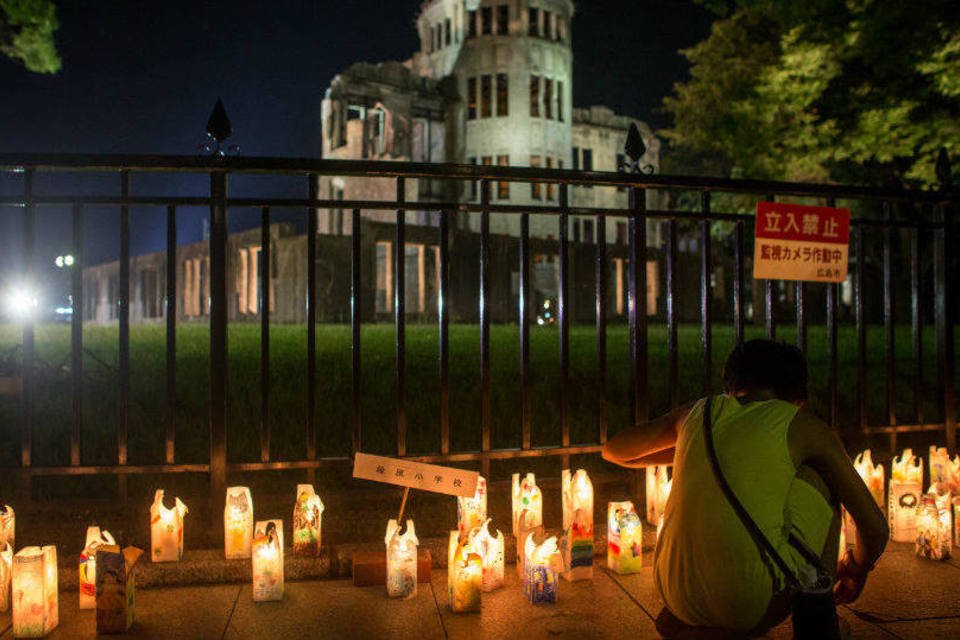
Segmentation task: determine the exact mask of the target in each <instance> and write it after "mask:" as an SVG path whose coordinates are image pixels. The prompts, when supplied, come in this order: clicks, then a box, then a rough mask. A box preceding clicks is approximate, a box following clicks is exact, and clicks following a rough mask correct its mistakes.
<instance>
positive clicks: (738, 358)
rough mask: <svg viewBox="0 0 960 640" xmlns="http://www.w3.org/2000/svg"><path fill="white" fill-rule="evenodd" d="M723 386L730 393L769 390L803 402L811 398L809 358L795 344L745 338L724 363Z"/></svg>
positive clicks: (775, 394) (777, 394)
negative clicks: (808, 370) (808, 387)
mask: <svg viewBox="0 0 960 640" xmlns="http://www.w3.org/2000/svg"><path fill="white" fill-rule="evenodd" d="M723 387H724V390H725V391H726V392H727V393H729V394H737V393H744V392H745V393H751V392H757V391H764V390H769V391H770V392H772V393H773V395H774V396H775V397H777V398H779V399H781V400H786V401H787V402H802V401H805V400H806V399H807V360H806V358H804V356H803V352H802V351H800V349H798V348H797V347H795V346H793V345H788V344H784V343H782V342H774V341H773V340H750V341H748V342H742V343H740V344H739V345H737V346H736V347H735V348H734V349H733V352H732V353H731V354H730V357H729V358H727V362H726V364H725V365H723Z"/></svg>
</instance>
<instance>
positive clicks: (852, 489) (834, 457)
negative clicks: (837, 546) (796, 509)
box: [788, 410, 890, 602]
mask: <svg viewBox="0 0 960 640" xmlns="http://www.w3.org/2000/svg"><path fill="white" fill-rule="evenodd" d="M788 437H789V446H790V453H791V456H792V457H793V460H794V463H795V464H797V465H798V466H799V465H803V464H805V465H808V466H810V467H811V468H812V469H814V470H815V471H816V472H817V473H818V474H819V475H820V477H821V478H823V481H824V482H825V483H826V484H827V486H828V487H829V488H830V491H831V492H832V493H833V495H834V496H836V497H837V498H838V499H839V500H840V503H841V504H842V505H843V506H844V508H845V509H846V510H847V512H848V513H849V514H850V516H851V517H852V518H853V521H854V523H856V525H857V536H856V540H855V545H854V548H853V552H852V553H850V554H846V555H845V556H844V557H843V558H841V560H840V565H839V567H838V569H837V577H838V578H839V579H840V583H839V584H838V586H837V599H838V601H840V602H851V601H853V600H855V599H856V598H857V596H859V595H860V591H862V589H863V585H864V583H865V582H866V576H867V573H868V572H869V571H870V570H872V569H873V566H874V565H875V564H876V563H877V560H879V559H880V555H881V554H882V553H883V550H884V548H885V547H886V545H887V539H888V538H889V537H890V531H889V529H888V527H887V519H886V518H885V517H884V515H883V512H882V511H881V510H880V507H878V506H877V503H876V502H875V501H874V499H873V496H872V495H870V490H869V489H867V486H866V484H865V483H864V482H863V479H861V478H860V476H859V474H857V471H856V469H854V467H853V463H852V462H851V461H850V457H849V456H848V455H847V452H846V450H845V449H844V448H843V445H842V444H841V443H840V439H839V438H838V437H837V436H836V434H835V433H833V432H832V431H831V430H830V428H829V427H828V426H827V425H826V424H824V422H823V421H822V420H820V419H819V418H817V417H816V416H814V415H813V414H812V413H810V412H807V411H803V410H801V411H800V412H798V413H797V416H796V418H794V420H793V422H792V423H791V424H790V431H789V434H788Z"/></svg>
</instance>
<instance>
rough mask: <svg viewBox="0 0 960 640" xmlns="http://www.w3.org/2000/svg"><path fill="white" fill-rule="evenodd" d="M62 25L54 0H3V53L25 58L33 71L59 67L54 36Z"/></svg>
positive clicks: (0, 18)
mask: <svg viewBox="0 0 960 640" xmlns="http://www.w3.org/2000/svg"><path fill="white" fill-rule="evenodd" d="M59 27H60V23H59V22H57V8H56V6H55V5H54V3H53V0H0V53H3V55H5V56H7V57H9V58H13V59H14V60H20V61H22V62H23V65H24V66H25V67H26V68H27V69H29V70H30V71H33V72H36V73H56V72H58V71H59V70H60V66H61V62H60V55H59V54H58V53H57V46H56V43H55V42H54V39H53V35H54V33H55V32H56V30H57V29H58V28H59Z"/></svg>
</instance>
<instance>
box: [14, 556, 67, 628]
mask: <svg viewBox="0 0 960 640" xmlns="http://www.w3.org/2000/svg"><path fill="white" fill-rule="evenodd" d="M59 621H60V609H59V602H58V599H57V548H56V547H54V546H45V547H24V548H23V549H21V550H20V551H19V553H17V555H15V556H13V637H14V638H42V637H43V636H45V635H46V634H48V633H50V632H51V631H53V630H54V629H55V628H56V627H57V624H58V623H59Z"/></svg>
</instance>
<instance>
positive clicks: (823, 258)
mask: <svg viewBox="0 0 960 640" xmlns="http://www.w3.org/2000/svg"><path fill="white" fill-rule="evenodd" d="M849 258H850V210H849V209H834V208H832V207H811V206H807V205H800V204H789V203H780V202H758V203H757V220H756V226H755V242H754V252H753V277H754V278H760V279H764V280H809V281H812V282H843V281H844V280H846V279H847V262H848V260H849Z"/></svg>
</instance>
